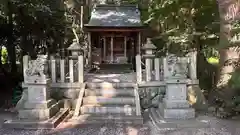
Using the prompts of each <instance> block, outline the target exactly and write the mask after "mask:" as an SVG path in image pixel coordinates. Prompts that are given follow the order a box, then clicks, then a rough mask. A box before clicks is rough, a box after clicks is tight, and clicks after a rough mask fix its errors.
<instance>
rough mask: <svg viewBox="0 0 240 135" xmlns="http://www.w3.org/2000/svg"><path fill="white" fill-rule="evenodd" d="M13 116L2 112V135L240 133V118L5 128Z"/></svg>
mask: <svg viewBox="0 0 240 135" xmlns="http://www.w3.org/2000/svg"><path fill="white" fill-rule="evenodd" d="M12 116H13V114H11V113H6V112H4V113H3V112H1V113H0V135H240V119H238V118H237V119H231V120H219V119H217V118H215V117H212V116H208V119H209V121H210V123H211V124H210V125H211V126H210V128H202V129H199V128H182V129H175V130H169V129H162V130H157V128H156V127H155V126H154V125H153V124H152V123H151V121H149V120H146V121H145V124H144V125H141V126H139V125H138V126H136V125H126V124H102V125H80V126H77V127H76V126H74V125H69V124H64V123H63V124H61V125H59V126H58V128H57V129H55V130H51V131H47V130H13V129H4V128H1V127H2V123H3V122H4V120H6V119H9V118H11V117H12Z"/></svg>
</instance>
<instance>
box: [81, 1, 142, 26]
mask: <svg viewBox="0 0 240 135" xmlns="http://www.w3.org/2000/svg"><path fill="white" fill-rule="evenodd" d="M85 26H87V27H91V26H92V27H142V22H141V18H140V11H139V9H138V8H137V7H136V6H133V5H125V6H122V5H121V6H116V5H98V6H96V7H95V8H93V10H92V13H91V18H90V21H89V22H88V24H86V25H85Z"/></svg>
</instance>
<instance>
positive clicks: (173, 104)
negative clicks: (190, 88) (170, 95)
mask: <svg viewBox="0 0 240 135" xmlns="http://www.w3.org/2000/svg"><path fill="white" fill-rule="evenodd" d="M163 106H164V108H166V109H175V108H189V107H190V104H189V103H188V101H187V100H167V99H165V98H164V99H163Z"/></svg>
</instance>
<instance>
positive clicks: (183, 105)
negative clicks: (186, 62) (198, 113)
mask: <svg viewBox="0 0 240 135" xmlns="http://www.w3.org/2000/svg"><path fill="white" fill-rule="evenodd" d="M159 108H160V109H161V114H162V116H163V117H164V118H167V119H168V118H169V119H190V118H194V117H195V110H194V109H192V108H190V105H189V103H188V101H187V79H180V78H179V79H177V78H174V79H168V80H166V95H165V98H164V99H163V103H162V104H160V106H159Z"/></svg>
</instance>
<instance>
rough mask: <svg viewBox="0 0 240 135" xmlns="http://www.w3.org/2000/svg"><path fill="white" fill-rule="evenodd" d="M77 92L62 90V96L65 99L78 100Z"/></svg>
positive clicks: (75, 90) (74, 90) (76, 90)
mask: <svg viewBox="0 0 240 135" xmlns="http://www.w3.org/2000/svg"><path fill="white" fill-rule="evenodd" d="M79 91H80V90H79V89H65V90H62V92H63V96H64V97H65V98H69V99H76V98H78V93H79Z"/></svg>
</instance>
